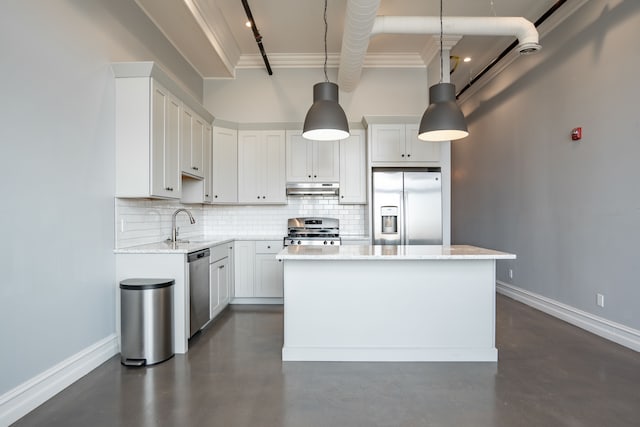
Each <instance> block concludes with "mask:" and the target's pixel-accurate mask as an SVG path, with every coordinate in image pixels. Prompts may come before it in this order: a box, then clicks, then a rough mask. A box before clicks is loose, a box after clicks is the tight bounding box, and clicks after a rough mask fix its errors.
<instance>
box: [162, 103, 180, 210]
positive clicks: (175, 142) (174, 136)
mask: <svg viewBox="0 0 640 427" xmlns="http://www.w3.org/2000/svg"><path fill="white" fill-rule="evenodd" d="M181 109H182V104H181V102H180V101H179V100H178V99H177V98H175V97H174V96H173V95H171V94H169V99H168V103H167V120H166V132H165V135H166V137H165V144H164V184H165V188H171V190H170V192H171V194H172V196H173V197H180V186H181V184H180V183H181V176H180V112H181Z"/></svg>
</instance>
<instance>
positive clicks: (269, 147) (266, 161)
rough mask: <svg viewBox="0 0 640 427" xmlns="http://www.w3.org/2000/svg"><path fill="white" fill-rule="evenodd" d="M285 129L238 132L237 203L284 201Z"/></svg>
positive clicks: (275, 202)
mask: <svg viewBox="0 0 640 427" xmlns="http://www.w3.org/2000/svg"><path fill="white" fill-rule="evenodd" d="M285 185H286V182H285V132H284V131H239V132H238V202H239V203H243V204H262V203H271V204H285V203H287V197H286V190H285Z"/></svg>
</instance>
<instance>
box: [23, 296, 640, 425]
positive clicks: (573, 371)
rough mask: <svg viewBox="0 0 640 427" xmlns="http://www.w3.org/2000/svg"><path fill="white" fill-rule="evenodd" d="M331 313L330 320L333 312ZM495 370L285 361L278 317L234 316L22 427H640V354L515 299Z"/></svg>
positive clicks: (502, 322) (255, 310) (87, 386)
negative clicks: (162, 358)
mask: <svg viewBox="0 0 640 427" xmlns="http://www.w3.org/2000/svg"><path fill="white" fill-rule="evenodd" d="M328 315H330V313H328ZM496 335H497V337H496V339H497V344H498V349H499V359H500V361H499V362H498V363H497V364H496V363H306V362H305V363H300V362H297V363H292V362H288V363H282V362H281V360H280V350H281V346H282V309H281V307H278V306H275V307H268V306H267V307H265V306H234V307H232V308H231V309H230V310H228V311H226V312H225V313H224V314H223V315H222V317H221V318H220V319H219V320H218V321H217V322H216V323H215V324H214V325H212V326H211V327H208V328H207V329H206V330H205V331H203V332H202V333H201V334H200V335H199V336H196V337H194V339H193V340H192V343H191V345H192V347H191V350H190V351H189V353H188V354H187V355H183V356H175V357H174V358H172V359H171V360H169V361H167V362H164V363H162V364H159V365H156V366H154V367H149V368H126V367H123V366H121V365H120V363H119V359H118V358H117V357H116V358H113V359H111V360H109V361H108V362H106V363H105V364H103V365H102V366H100V367H99V368H98V369H96V370H95V371H93V372H92V373H90V374H89V375H87V376H86V377H84V378H83V379H81V380H80V381H78V382H77V383H75V384H73V385H72V386H71V387H69V388H68V389H66V390H64V391H63V392H62V393H60V394H58V395H57V396H55V397H54V398H53V399H51V400H50V401H48V402H46V403H45V404H44V405H42V406H41V407H39V408H38V409H36V410H35V411H33V412H32V413H30V414H29V415H27V416H26V417H24V418H23V419H21V420H20V421H18V423H16V425H18V426H65V427H69V426H83V427H84V426H89V427H100V426H260V427H268V426H295V427H307V426H309V427H311V426H323V427H324V426H339V427H347V426H363V427H365V426H366V427H369V426H434V427H435V426H447V427H449V426H451V427H466V426H473V427H483V426H505V427H507V426H508V427H518V426H536V427H538V426H553V427H555V426H571V427H575V426H598V427H603V426H607V427H615V426H640V354H639V353H636V352H634V351H631V350H628V349H626V348H623V347H620V346H618V345H616V344H612V343H610V342H608V341H606V340H603V339H601V338H599V337H597V336H594V335H591V334H589V333H587V332H585V331H583V330H581V329H578V328H575V327H573V326H571V325H568V324H566V323H564V322H561V321H559V320H557V319H554V318H552V317H549V316H547V315H545V314H543V313H541V312H539V311H536V310H533V309H531V308H529V307H527V306H524V305H522V304H520V303H518V302H515V301H513V300H510V299H508V298H505V297H502V296H498V299H497V333H496Z"/></svg>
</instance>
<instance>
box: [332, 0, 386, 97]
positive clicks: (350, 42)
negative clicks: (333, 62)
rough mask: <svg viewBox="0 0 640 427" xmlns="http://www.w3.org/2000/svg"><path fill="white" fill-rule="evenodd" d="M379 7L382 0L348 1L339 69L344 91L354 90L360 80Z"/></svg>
mask: <svg viewBox="0 0 640 427" xmlns="http://www.w3.org/2000/svg"><path fill="white" fill-rule="evenodd" d="M379 7H380V0H349V1H347V13H346V16H345V19H344V22H345V25H344V32H343V35H342V49H341V50H340V69H339V70H338V82H339V86H340V88H341V89H342V90H344V91H347V92H351V91H353V90H354V89H355V88H356V85H357V84H358V81H359V80H360V73H361V72H362V64H364V57H365V55H366V54H367V48H368V47H369V37H370V35H371V30H372V29H373V24H374V22H375V20H376V13H378V8H379Z"/></svg>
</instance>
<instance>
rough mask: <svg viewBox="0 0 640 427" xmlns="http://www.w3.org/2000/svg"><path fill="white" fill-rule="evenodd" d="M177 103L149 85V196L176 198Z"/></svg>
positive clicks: (177, 186)
mask: <svg viewBox="0 0 640 427" xmlns="http://www.w3.org/2000/svg"><path fill="white" fill-rule="evenodd" d="M179 160H180V102H179V101H178V100H177V99H175V98H174V97H173V96H172V95H171V94H170V93H169V91H167V90H166V89H165V88H164V87H162V86H161V85H159V84H158V83H156V82H155V81H153V82H152V91H151V171H150V174H151V177H150V178H151V183H150V187H151V188H150V190H151V195H153V196H158V197H171V198H179V197H180V163H179Z"/></svg>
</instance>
